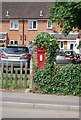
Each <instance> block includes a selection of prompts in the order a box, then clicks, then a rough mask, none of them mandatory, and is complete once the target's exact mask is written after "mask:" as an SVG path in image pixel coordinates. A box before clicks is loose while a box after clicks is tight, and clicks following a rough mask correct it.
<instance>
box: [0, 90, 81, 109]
mask: <svg viewBox="0 0 81 120" xmlns="http://www.w3.org/2000/svg"><path fill="white" fill-rule="evenodd" d="M0 95H1V97H0V98H1V99H0V101H2V105H8V106H11V107H12V106H16V107H17V106H18V107H27V108H40V109H54V110H55V109H58V110H76V111H81V106H80V105H81V98H80V97H78V96H71V95H66V96H63V95H48V94H40V93H32V92H30V93H26V92H15V91H12V92H11V91H8V92H6V91H5V92H2V91H0Z"/></svg>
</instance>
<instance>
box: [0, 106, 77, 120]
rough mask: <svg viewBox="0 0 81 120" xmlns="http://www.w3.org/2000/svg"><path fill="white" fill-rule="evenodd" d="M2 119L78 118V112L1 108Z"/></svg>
mask: <svg viewBox="0 0 81 120" xmlns="http://www.w3.org/2000/svg"><path fill="white" fill-rule="evenodd" d="M2 117H3V118H79V112H78V111H67V110H52V109H33V108H22V107H14V106H13V107H9V106H6V105H5V106H3V109H2Z"/></svg>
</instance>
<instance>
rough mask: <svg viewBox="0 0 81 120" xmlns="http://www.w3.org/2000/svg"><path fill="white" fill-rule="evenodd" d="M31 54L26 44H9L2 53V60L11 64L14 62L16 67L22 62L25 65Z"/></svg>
mask: <svg viewBox="0 0 81 120" xmlns="http://www.w3.org/2000/svg"><path fill="white" fill-rule="evenodd" d="M30 58H31V54H29V49H28V47H26V46H25V45H8V46H7V47H6V49H5V50H4V51H3V52H2V54H1V61H3V62H4V65H5V64H6V63H7V62H8V65H9V66H11V64H12V63H13V66H14V67H20V63H21V62H22V63H23V65H25V63H26V62H28V63H29V62H30Z"/></svg>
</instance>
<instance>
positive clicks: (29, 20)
mask: <svg viewBox="0 0 81 120" xmlns="http://www.w3.org/2000/svg"><path fill="white" fill-rule="evenodd" d="M34 21H35V22H36V28H33V22H34ZM29 22H32V28H29ZM28 30H37V20H28Z"/></svg>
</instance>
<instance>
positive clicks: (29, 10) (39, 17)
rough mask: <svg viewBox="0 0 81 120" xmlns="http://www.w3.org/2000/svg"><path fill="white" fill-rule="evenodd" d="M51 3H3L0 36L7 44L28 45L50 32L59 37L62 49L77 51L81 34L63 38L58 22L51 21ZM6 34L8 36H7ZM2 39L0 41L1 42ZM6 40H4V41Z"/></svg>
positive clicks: (73, 33)
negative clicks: (40, 34) (29, 42)
mask: <svg viewBox="0 0 81 120" xmlns="http://www.w3.org/2000/svg"><path fill="white" fill-rule="evenodd" d="M50 4H52V3H51V2H2V18H1V19H2V21H1V22H0V24H1V25H2V27H1V28H0V34H1V35H2V34H3V36H5V38H6V40H5V41H6V42H5V43H6V44H9V43H10V44H17V43H18V44H27V43H28V41H30V40H33V39H34V38H35V37H36V35H37V34H38V33H40V32H48V33H50V34H52V35H54V36H56V37H57V40H58V44H59V47H60V48H61V49H74V50H76V51H77V49H76V43H77V42H76V41H78V39H79V33H77V32H72V33H70V34H69V35H68V36H67V37H65V36H63V35H62V33H61V31H62V29H61V28H60V26H59V25H58V23H57V22H54V23H52V22H51V21H50V20H49V18H48V17H49V5H50ZM5 33H6V34H5ZM1 40H2V39H1V37H0V41H1ZM3 40H4V39H3Z"/></svg>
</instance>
